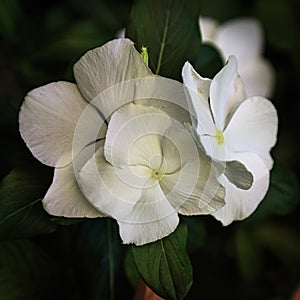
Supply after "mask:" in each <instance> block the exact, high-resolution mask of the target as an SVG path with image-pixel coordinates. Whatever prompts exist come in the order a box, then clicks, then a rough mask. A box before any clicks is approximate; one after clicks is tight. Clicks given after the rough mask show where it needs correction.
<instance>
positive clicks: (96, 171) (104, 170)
mask: <svg viewBox="0 0 300 300" xmlns="http://www.w3.org/2000/svg"><path fill="white" fill-rule="evenodd" d="M140 175H141V172H138V171H137V172H134V171H133V170H132V169H130V168H129V167H127V168H124V169H120V168H114V167H113V166H111V165H110V164H109V163H108V162H107V161H106V160H105V158H104V155H103V148H102V147H101V148H99V149H98V150H97V151H96V153H95V154H94V155H93V156H92V158H91V159H90V160H89V161H88V162H87V163H86V164H85V165H84V166H83V167H82V169H81V170H80V171H79V173H78V178H77V179H78V182H79V185H80V188H81V190H82V191H83V193H84V195H85V196H86V197H87V199H88V200H89V201H90V202H91V203H92V205H93V206H94V207H96V208H97V209H98V210H100V211H103V212H104V213H106V214H107V215H110V216H112V217H113V218H115V219H117V220H121V221H126V220H127V219H128V218H129V217H130V212H131V210H132V207H134V205H135V204H136V203H137V202H138V201H139V199H140V197H141V194H142V189H141V187H143V186H144V185H145V182H146V181H147V179H148V177H147V176H140ZM134 178H135V179H136V180H134Z"/></svg>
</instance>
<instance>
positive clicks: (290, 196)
mask: <svg viewBox="0 0 300 300" xmlns="http://www.w3.org/2000/svg"><path fill="white" fill-rule="evenodd" d="M298 205H299V187H298V181H297V178H296V176H295V174H294V173H293V172H292V171H290V170H289V169H287V168H286V167H284V166H283V165H282V164H281V163H279V162H275V164H274V167H273V169H272V170H271V179H270V188H269V191H268V193H267V195H266V197H265V199H264V200H263V201H262V202H261V203H260V205H259V207H258V209H257V210H256V212H255V213H254V214H253V216H252V218H255V217H263V216H266V215H273V214H275V215H287V214H289V213H291V212H292V211H293V210H294V209H295V208H296V207H297V206H298Z"/></svg>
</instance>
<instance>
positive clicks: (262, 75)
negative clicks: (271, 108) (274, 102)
mask: <svg viewBox="0 0 300 300" xmlns="http://www.w3.org/2000/svg"><path fill="white" fill-rule="evenodd" d="M239 71H240V74H241V77H242V78H243V81H244V83H245V88H246V94H247V97H253V96H262V97H270V96H271V95H272V92H273V90H274V83H275V78H274V77H275V76H274V74H275V72H274V70H273V68H272V66H271V64H270V63H269V62H268V61H267V60H265V59H263V58H257V59H255V60H247V61H242V62H241V63H240V65H239Z"/></svg>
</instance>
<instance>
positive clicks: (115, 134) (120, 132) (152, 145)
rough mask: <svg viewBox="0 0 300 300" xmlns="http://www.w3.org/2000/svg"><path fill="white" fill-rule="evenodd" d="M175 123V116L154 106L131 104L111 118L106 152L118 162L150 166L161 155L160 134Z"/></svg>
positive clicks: (122, 164) (109, 159) (119, 163)
mask: <svg viewBox="0 0 300 300" xmlns="http://www.w3.org/2000/svg"><path fill="white" fill-rule="evenodd" d="M171 125H172V119H171V118H170V117H169V116H168V115H167V114H166V113H165V112H163V111H161V110H160V109H157V108H155V107H152V106H144V105H139V104H133V103H131V104H128V105H126V106H124V107H122V108H120V109H119V110H118V111H116V112H115V113H114V114H113V115H112V118H111V120H110V123H109V126H108V131H107V135H106V141H105V148H104V154H105V158H106V160H107V161H109V162H110V163H111V164H113V165H114V166H119V167H123V166H128V165H137V164H140V165H145V166H150V162H151V159H152V158H153V157H154V156H161V155H162V153H161V146H160V137H161V136H163V134H164V132H165V130H166V129H167V128H168V127H169V126H171Z"/></svg>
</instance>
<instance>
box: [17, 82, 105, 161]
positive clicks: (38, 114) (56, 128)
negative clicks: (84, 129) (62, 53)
mask: <svg viewBox="0 0 300 300" xmlns="http://www.w3.org/2000/svg"><path fill="white" fill-rule="evenodd" d="M86 107H87V103H86V102H85V101H84V99H83V98H82V96H81V95H80V93H79V91H78V89H77V87H76V85H75V84H72V83H69V82H54V83H50V84H47V85H45V86H42V87H39V88H37V89H34V90H32V91H31V92H29V93H28V94H27V96H26V97H25V101H24V102H23V104H22V107H21V111H20V114H19V124H20V133H21V136H22V138H23V139H24V141H25V143H26V145H27V147H28V148H29V149H30V151H31V152H32V154H33V155H34V156H35V157H36V158H37V159H39V160H40V161H41V162H42V163H44V164H46V165H48V166H52V167H63V166H66V165H67V164H69V163H70V162H71V161H72V140H73V135H74V131H75V128H76V125H77V121H78V119H79V117H80V115H81V113H82V112H83V110H84V109H85V108H86ZM89 110H90V113H89V115H90V121H92V120H97V119H98V118H99V115H98V114H97V112H96V110H93V109H92V108H89Z"/></svg>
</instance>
